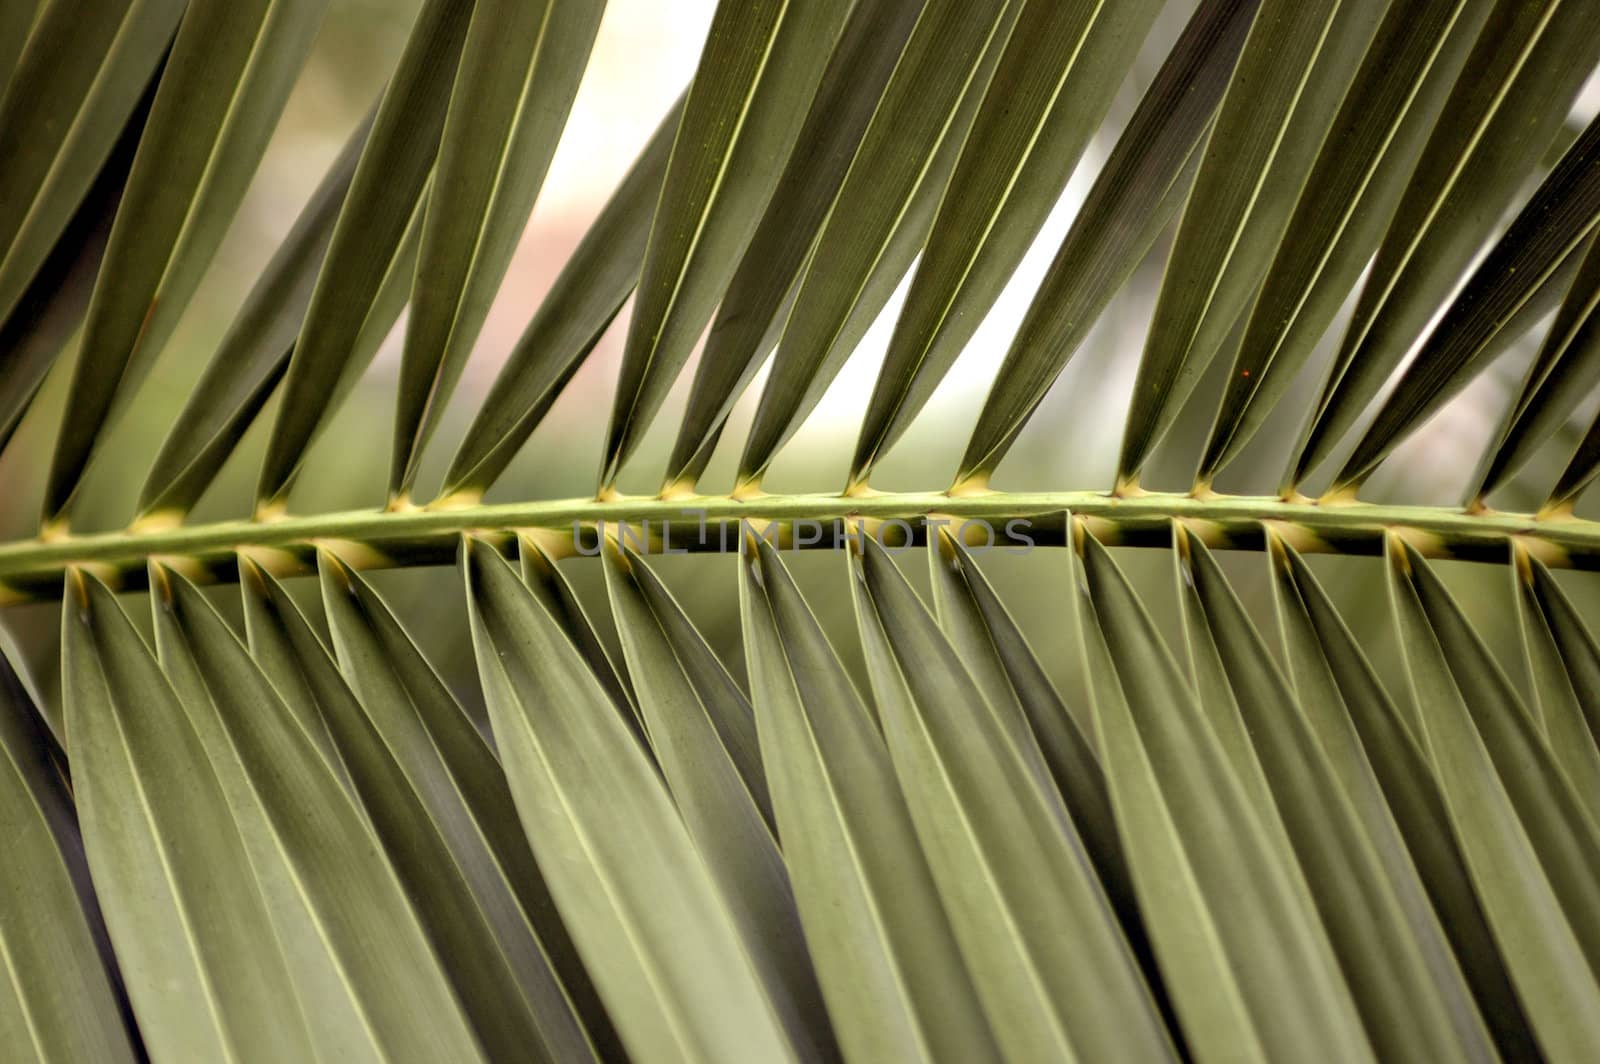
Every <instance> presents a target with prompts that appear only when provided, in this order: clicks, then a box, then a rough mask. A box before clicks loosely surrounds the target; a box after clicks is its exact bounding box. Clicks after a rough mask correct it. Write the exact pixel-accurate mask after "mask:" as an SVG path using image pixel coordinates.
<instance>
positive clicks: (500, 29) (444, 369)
mask: <svg viewBox="0 0 1600 1064" xmlns="http://www.w3.org/2000/svg"><path fill="white" fill-rule="evenodd" d="M605 6H606V5H605V0H575V2H573V0H569V2H565V3H563V2H561V0H478V3H477V4H476V6H475V7H474V8H473V11H472V25H471V26H470V27H469V28H468V30H467V38H466V41H465V43H464V44H463V45H462V49H461V65H460V67H459V69H458V70H457V71H456V80H455V87H454V88H453V89H452V90H451V93H450V110H449V113H448V114H447V115H446V116H445V123H444V132H443V134H442V135H441V138H440V142H439V162H438V171H437V175H436V177H435V180H434V184H433V190H434V191H433V193H432V194H431V195H430V196H429V197H428V207H427V213H426V216H425V219H424V221H423V225H422V245H421V253H420V256H419V258H418V261H417V270H416V281H415V284H414V286H413V288H412V292H411V315H410V317H409V318H408V320H407V325H406V341H405V348H404V350H403V352H402V354H401V359H400V392H399V405H398V408H397V410H396V412H395V428H394V452H393V460H392V464H391V467H390V472H389V498H390V504H391V505H396V504H404V503H405V502H408V501H409V499H410V494H411V487H412V484H413V482H414V481H415V480H416V476H417V464H418V462H420V461H421V459H422V449H423V447H424V446H425V445H426V444H427V442H428V438H429V436H430V435H431V434H432V432H433V429H434V428H435V426H436V425H437V424H438V422H439V416H440V415H441V414H442V413H443V410H444V405H445V403H446V402H447V401H448V400H449V398H450V392H451V390H452V389H453V388H454V387H455V384H456V381H457V380H459V379H460V377H461V371H462V369H463V368H464V367H465V366H466V361H467V355H468V354H470V353H471V351H472V345H473V344H474V343H475V342H476V341H477V339H478V333H479V331H480V330H481V329H482V328H483V322H484V319H485V318H487V317H488V314H489V305H490V304H491V303H492V302H493V301H494V297H495V293H496V292H497V291H498V290H499V287H500V281H501V279H502V278H503V277H504V276H505V272H506V268H507V267H508V266H509V265H510V264H511V256H512V253H513V252H515V251H516V248H517V241H518V239H520V238H521V236H522V230H523V228H524V227H525V226H526V225H527V222H528V214H529V212H531V211H532V210H533V202H534V199H535V198H536V197H537V196H538V194H539V188H540V186H541V185H542V184H543V183H544V177H545V173H546V171H548V169H549V167H550V159H551V157H552V156H554V155H555V150H556V143H557V141H558V140H559V139H560V137H561V130H562V128H563V127H564V126H565V125H566V123H567V113H568V112H569V111H570V110H571V108H572V98H573V97H574V96H575V95H576V94H577V91H578V80H579V79H580V78H581V77H582V76H583V71H584V67H585V66H586V65H587V64H588V60H589V52H590V49H592V48H593V47H594V37H595V33H596V31H597V30H598V29H599V28H600V16H601V15H602V14H603V13H604V11H605Z"/></svg>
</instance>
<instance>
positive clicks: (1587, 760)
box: [1514, 547, 1600, 824]
mask: <svg viewBox="0 0 1600 1064" xmlns="http://www.w3.org/2000/svg"><path fill="white" fill-rule="evenodd" d="M1514 562H1515V565H1514V570H1515V573H1516V577H1517V579H1516V592H1517V617H1518V620H1519V621H1520V622H1521V629H1522V639H1523V650H1524V654H1525V655H1526V662H1527V667H1528V672H1529V673H1530V674H1531V675H1532V677H1533V681H1534V692H1535V694H1536V696H1537V700H1538V705H1539V714H1540V717H1539V719H1540V722H1541V724H1542V725H1543V726H1544V730H1545V734H1546V735H1548V736H1549V738H1550V749H1551V752H1552V753H1554V754H1555V756H1556V760H1558V761H1559V762H1560V763H1561V766H1562V768H1564V769H1565V770H1566V772H1567V775H1568V776H1569V777H1570V778H1571V779H1572V783H1573V789H1574V790H1575V791H1576V792H1577V795H1578V799H1579V801H1581V802H1582V803H1583V804H1584V806H1585V808H1587V809H1588V811H1589V816H1590V817H1591V818H1592V819H1593V820H1594V821H1595V823H1597V824H1600V647H1597V646H1596V645H1595V641H1594V636H1593V635H1591V634H1590V632H1589V630H1588V628H1587V627H1586V626H1585V625H1584V623H1583V618H1582V617H1580V616H1579V615H1578V612H1577V611H1576V610H1574V609H1573V608H1572V603H1571V601H1570V600H1568V598H1567V596H1566V594H1565V593H1564V592H1563V591H1562V590H1561V588H1560V586H1559V585H1558V584H1557V583H1556V581H1555V578H1554V577H1552V576H1551V575H1550V570H1549V569H1547V568H1545V565H1544V563H1543V562H1540V561H1539V560H1538V559H1537V558H1534V557H1533V556H1532V555H1530V554H1529V553H1528V552H1527V551H1525V550H1523V549H1522V548H1520V547H1518V548H1517V549H1516V553H1515V557H1514Z"/></svg>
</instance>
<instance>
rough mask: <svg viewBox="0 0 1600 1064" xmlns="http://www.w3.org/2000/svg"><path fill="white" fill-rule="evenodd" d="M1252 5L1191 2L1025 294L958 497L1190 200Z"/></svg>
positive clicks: (990, 468) (1011, 436) (1005, 445)
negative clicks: (1034, 287)
mask: <svg viewBox="0 0 1600 1064" xmlns="http://www.w3.org/2000/svg"><path fill="white" fill-rule="evenodd" d="M1258 3H1259V0H1201V3H1200V4H1199V5H1198V6H1197V7H1196V8H1195V12H1194V14H1193V15H1192V16H1190V18H1189V22H1188V25H1186V26H1185V27H1184V30H1183V33H1182V34H1181V35H1180V36H1179V37H1178V41H1177V43H1176V44H1174V45H1173V47H1172V50H1171V51H1170V52H1168V53H1167V58H1166V60H1165V61H1164V62H1163V63H1162V64H1161V69H1160V70H1159V71H1157V72H1156V76H1155V78H1154V79H1153V80H1152V81H1151V82H1150V87H1149V88H1148V89H1146V90H1145V94H1144V98H1143V99H1141V100H1140V101H1139V106H1138V108H1137V109H1136V110H1135V111H1134V113H1133V117H1132V118H1130V119H1129V120H1128V125H1127V128H1126V129H1124V130H1123V132H1122V135H1121V136H1120V137H1119V138H1118V139H1117V144H1116V147H1115V148H1113V149H1112V151H1111V155H1110V157H1109V158H1108V159H1107V160H1106V163H1105V166H1104V167H1102V168H1101V171H1100V174H1099V176H1098V177H1096V178H1095V182H1094V186H1093V187H1092V188H1090V190H1089V195H1088V196H1087V197H1086V198H1085V199H1084V201H1083V206H1082V207H1080V208H1079V209H1078V216H1077V217H1076V218H1075V219H1074V220H1073V223H1072V228H1071V229H1070V230H1068V232H1067V236H1066V239H1065V240H1063V241H1062V243H1061V248H1060V250H1059V251H1057V252H1056V257H1055V260H1054V261H1053V262H1052V263H1051V264H1050V269H1049V271H1048V272H1047V273H1046V274H1045V277H1044V281H1043V282H1042V283H1041V284H1040V286H1039V290H1038V291H1037V292H1036V293H1035V294H1034V297H1033V302H1032V303H1031V304H1030V305H1029V307H1028V311H1027V314H1026V315H1024V317H1023V319H1022V325H1021V326H1020V327H1019V328H1018V330H1017V335H1016V336H1015V337H1014V338H1013V339H1012V341H1011V348H1010V350H1008V351H1007V352H1006V358H1005V361H1004V362H1003V363H1002V364H1001V366H1000V372H999V373H998V374H996V375H995V380H994V385H993V386H992V387H991V388H990V391H989V397H988V399H987V400H985V402H984V404H983V410H982V412H981V413H979V415H978V423H977V425H976V426H975V427H974V428H973V430H972V438H971V439H970V440H969V441H968V442H967V450H966V453H965V455H963V456H962V459H961V466H960V468H959V470H958V471H957V472H956V479H955V483H956V486H957V488H958V489H961V490H972V489H977V488H981V487H984V486H986V485H987V484H988V482H989V477H990V474H992V473H993V472H994V468H995V466H997V465H999V464H1000V460H1001V459H1002V458H1004V457H1005V454H1006V451H1007V450H1008V449H1010V447H1011V443H1012V441H1013V440H1015V439H1016V437H1017V434H1018V433H1019V432H1021V431H1022V427H1023V426H1024V425H1025V424H1026V423H1027V421H1028V419H1029V418H1030V417H1031V416H1032V415H1033V411H1034V410H1035V409H1036V408H1037V407H1038V405H1039V403H1040V402H1042V401H1043V399H1044V397H1045V393H1046V392H1047V391H1049V389H1050V385H1051V384H1052V383H1053V382H1054V381H1055V379H1056V376H1057V375H1058V374H1060V372H1061V370H1062V368H1063V367H1064V366H1066V364H1067V362H1068V360H1069V359H1071V358H1072V356H1073V354H1074V353H1076V352H1077V350H1078V346H1079V345H1080V344H1082V343H1083V340H1084V338H1085V337H1086V336H1088V334H1089V329H1090V328H1091V327H1092V326H1093V325H1094V323H1095V322H1096V321H1097V320H1098V319H1099V317H1100V312H1101V311H1102V310H1104V309H1105V306H1106V304H1107V303H1108V302H1110V300H1111V297H1112V295H1113V294H1115V293H1116V291H1117V290H1118V289H1119V288H1121V287H1122V284H1123V282H1125V281H1126V280H1127V279H1128V276H1129V275H1130V274H1132V273H1133V271H1134V268H1135V267H1136V266H1138V264H1139V262H1140V260H1141V259H1143V258H1144V256H1145V254H1146V252H1148V251H1149V250H1150V247H1151V245H1153V244H1154V243H1155V241H1156V237H1157V236H1159V235H1160V234H1161V231H1162V230H1163V229H1165V228H1166V227H1167V223H1168V222H1169V221H1170V220H1171V219H1172V216H1173V215H1174V214H1175V213H1177V210H1178V208H1179V207H1180V206H1181V205H1182V203H1183V201H1184V198H1185V197H1186V196H1187V195H1188V194H1189V185H1190V182H1192V181H1193V179H1194V172H1195V169H1196V168H1197V167H1198V165H1199V157H1200V154H1201V151H1200V149H1201V146H1202V145H1203V144H1204V143H1205V139H1206V133H1207V131H1208V130H1209V129H1210V128H1211V119H1212V116H1213V115H1214V114H1215V113H1216V108H1217V103H1218V102H1219V101H1220V100H1221V99H1222V94H1223V91H1224V90H1225V89H1226V88H1227V86H1228V81H1229V78H1230V77H1231V76H1232V74H1233V66H1234V63H1235V61H1236V60H1237V59H1238V57H1239V49H1240V48H1242V47H1243V46H1244V40H1245V35H1246V34H1247V33H1248V32H1249V30H1250V24H1251V21H1252V20H1253V19H1254V17H1255V13H1256V8H1257V6H1258Z"/></svg>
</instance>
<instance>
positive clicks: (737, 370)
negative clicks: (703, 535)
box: [663, 0, 921, 492]
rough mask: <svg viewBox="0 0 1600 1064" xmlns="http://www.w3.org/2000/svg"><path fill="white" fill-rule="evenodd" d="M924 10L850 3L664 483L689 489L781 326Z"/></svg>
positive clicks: (716, 328)
mask: <svg viewBox="0 0 1600 1064" xmlns="http://www.w3.org/2000/svg"><path fill="white" fill-rule="evenodd" d="M920 13H921V5H919V4H908V3H905V2H904V0H858V2H857V3H856V5H855V8H854V9H853V10H852V11H851V12H850V18H849V19H848V20H847V21H846V22H845V26H844V32H843V33H841V34H840V36H839V43H838V44H837V45H835V46H834V49H833V55H832V56H831V57H829V59H828V67H827V69H826V70H825V71H824V72H823V75H822V81H821V83H820V84H819V85H818V86H817V93H816V96H815V98H813V99H812V101H811V110H810V112H809V113H808V114H807V115H806V121H805V125H804V126H803V127H802V128H801V130H800V135H799V136H798V137H797V138H796V140H795V146H794V151H793V152H792V153H790V155H789V162H788V165H787V166H785V167H784V171H783V175H782V176H781V177H779V178H778V184H777V188H776V189H775V190H774V192H773V195H772V200H771V202H770V203H768V204H767V209H766V212H765V213H764V214H763V215H762V216H761V223H760V224H759V225H758V226H757V227H756V231H755V234H754V235H753V236H752V237H751V238H750V244H749V246H748V247H746V248H745V252H744V255H743V256H742V257H741V258H740V260H739V267H738V269H737V270H735V271H734V274H733V279H732V280H731V281H730V282H729V283H728V289H727V291H726V292H725V293H723V296H722V302H721V303H720V304H719V305H718V307H717V316H716V318H715V319H713V320H712V323H711V331H710V332H709V333H708V334H707V336H706V346H705V350H704V351H703V352H702V353H701V355H700V364H699V366H698V367H697V368H696V369H695V374H694V385H693V387H692V388H691V389H690V392H689V405H688V407H687V409H686V410H685V411H684V415H683V421H682V423H681V424H680V425H679V427H678V438H677V442H676V443H674V444H673V447H672V456H671V457H670V458H669V459H668V461H667V476H666V486H665V488H664V489H663V490H665V491H672V492H688V491H691V490H693V488H694V486H695V484H696V483H697V482H698V481H699V479H700V474H701V473H703V472H704V471H705V467H706V464H707V463H708V462H710V461H711V454H712V451H713V450H714V449H715V448H716V445H717V440H718V439H719V438H720V437H721V435H722V426H723V424H724V422H725V421H726V420H727V417H728V413H729V411H731V410H732V409H733V404H734V403H735V402H737V401H738V399H739V396H740V395H741V394H743V392H744V390H745V387H746V386H747V385H748V384H749V383H750V380H751V378H753V377H754V376H755V374H756V370H757V368H758V367H759V366H760V365H761V360H762V359H763V358H764V357H765V356H766V355H767V353H768V352H769V351H770V350H771V349H772V345H773V344H774V343H775V342H776V339H777V336H778V334H780V333H781V332H782V331H783V324H784V321H785V320H786V318H787V310H786V303H787V302H788V301H792V297H793V295H794V291H795V282H796V281H797V280H798V279H799V277H800V276H801V275H802V274H803V273H804V270H805V265H806V258H807V256H808V255H809V254H810V251H811V248H812V247H813V246H814V245H815V243H816V239H817V234H818V232H819V231H820V229H821V227H822V222H823V220H824V218H825V217H826V216H827V212H828V208H829V207H830V206H831V205H832V203H833V199H834V196H835V194H836V193H837V192H838V191H839V185H840V183H841V182H842V181H843V180H844V177H845V173H846V172H847V171H848V170H849V168H850V162H851V160H852V159H854V158H855V153H856V147H857V145H858V144H859V143H860V141H861V136H862V134H863V133H864V132H865V131H866V128H867V123H868V122H869V121H871V119H872V115H873V113H874V112H875V111H876V110H877V106H878V100H879V98H880V97H881V96H882V95H883V89H884V86H885V85H886V84H888V81H889V77H890V75H891V74H893V72H894V68H895V65H896V64H897V63H898V62H899V59H900V53H901V52H902V51H903V50H904V49H905V44H906V40H907V38H909V37H910V35H911V31H912V29H913V28H914V27H915V26H916V23H917V17H918V15H919V14H920Z"/></svg>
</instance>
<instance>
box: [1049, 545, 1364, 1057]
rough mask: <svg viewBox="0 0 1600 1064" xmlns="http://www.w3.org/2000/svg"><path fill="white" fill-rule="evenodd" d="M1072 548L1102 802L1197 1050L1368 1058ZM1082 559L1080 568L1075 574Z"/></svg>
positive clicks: (1296, 925)
mask: <svg viewBox="0 0 1600 1064" xmlns="http://www.w3.org/2000/svg"><path fill="white" fill-rule="evenodd" d="M1075 536H1076V538H1078V539H1079V550H1081V551H1082V554H1081V562H1080V555H1079V553H1078V551H1074V552H1073V553H1072V555H1071V562H1070V564H1071V565H1072V568H1073V572H1072V573H1071V579H1072V582H1073V587H1074V589H1075V592H1076V598H1077V600H1078V602H1077V605H1078V616H1079V625H1078V627H1079V630H1080V633H1081V635H1080V638H1081V639H1082V641H1083V652H1084V655H1085V657H1084V666H1085V668H1087V669H1088V670H1089V673H1088V674H1089V676H1090V677H1091V690H1092V691H1093V692H1094V695H1095V713H1096V720H1097V722H1098V726H1099V742H1098V748H1099V750H1100V752H1101V760H1102V763H1103V764H1104V765H1105V768H1106V778H1107V780H1108V782H1109V783H1110V786H1111V799H1112V807H1113V808H1114V809H1115V810H1116V814H1117V821H1118V824H1119V826H1120V828H1121V829H1122V839H1123V846H1124V849H1125V852H1126V853H1127V855H1128V862H1129V865H1130V866H1131V867H1132V870H1133V878H1134V886H1135V889H1136V890H1138V892H1139V896H1140V899H1141V901H1142V902H1143V906H1142V907H1143V910H1144V912H1145V916H1146V920H1147V921H1148V926H1149V928H1150V936H1151V939H1152V940H1153V941H1154V943H1155V948H1156V956H1157V958H1158V959H1159V960H1160V962H1161V965H1162V971H1163V973H1164V974H1165V976H1166V978H1167V987H1168V990H1169V991H1170V992H1171V994H1172V997H1173V1001H1174V1003H1175V1005H1176V1007H1177V1012H1178V1016H1179V1018H1180V1020H1181V1021H1182V1023H1183V1030H1184V1034H1185V1036H1186V1037H1187V1039H1188V1042H1189V1045H1190V1047H1191V1049H1192V1050H1193V1051H1194V1052H1195V1053H1196V1055H1197V1056H1200V1057H1202V1058H1208V1057H1211V1056H1213V1055H1215V1056H1218V1057H1221V1058H1228V1059H1238V1060H1279V1059H1300V1058H1307V1057H1330V1056H1331V1057H1337V1058H1338V1059H1340V1060H1363V1059H1368V1060H1370V1059H1372V1050H1371V1048H1370V1046H1369V1044H1368V1041H1367V1036H1366V1034H1365V1032H1364V1031H1363V1028H1362V1025H1361V1021H1360V1019H1359V1017H1358V1015H1357V1013H1356V1010H1355V1006H1354V1004H1353V1002H1352V1001H1351V998H1350V992H1349V989H1348V988H1347V987H1346V985H1345V982H1344V978H1343V976H1342V974H1341V973H1340V971H1339V968H1338V962H1337V960H1336V959H1335V958H1334V955H1333V951H1332V947H1331V946H1330V945H1329V944H1328V940H1327V937H1326V934H1325V932H1324V930H1323V928H1322V926H1321V924H1320V922H1319V921H1318V918H1317V915H1316V912H1315V911H1314V910H1313V909H1312V907H1311V905H1310V902H1309V900H1308V899H1307V898H1306V897H1305V892H1304V887H1303V886H1300V885H1297V883H1296V881H1297V880H1298V879H1299V871H1298V869H1296V868H1294V867H1292V866H1290V865H1287V864H1286V863H1285V859H1284V854H1283V852H1282V851H1281V850H1280V849H1279V846H1278V844H1277V843H1276V842H1275V841H1274V840H1273V838H1272V837H1271V836H1270V835H1269V833H1268V831H1267V829H1266V827H1265V825H1264V824H1263V823H1262V821H1261V819H1260V815H1259V813H1258V812H1257V810H1256V808H1255V806H1254V805H1253V804H1252V802H1251V801H1250V799H1249V797H1248V794H1247V792H1246V790H1245V788H1244V785H1243V783H1242V782H1241V781H1240V779H1239V777H1238V775H1237V773H1236V772H1235V771H1234V770H1233V769H1232V768H1231V767H1230V765H1229V763H1228V760H1227V757H1226V755H1225V754H1224V752H1223V749H1222V746H1221V744H1220V743H1219V742H1218V740H1217V738H1216V735H1215V733H1214V732H1213V731H1212V730H1211V728H1210V726H1209V724H1208V723H1207V722H1206V720H1205V718H1204V717H1203V716H1202V714H1201V711H1200V707H1199V706H1198V705H1196V702H1195V696H1194V694H1193V692H1192V689H1191V688H1190V687H1189V686H1188V684H1187V683H1186V682H1185V680H1184V678H1183V677H1182V675H1181V674H1180V673H1179V671H1178V667H1177V664H1176V663H1175V662H1174V661H1173V659H1172V656H1171V654H1170V653H1168V651H1167V649H1166V648H1165V646H1164V645H1163V644H1162V643H1161V641H1160V636H1159V635H1158V634H1157V633H1156V631H1155V626H1154V625H1153V623H1152V622H1151V620H1150V617H1149V614H1148V613H1147V612H1146V611H1145V609H1144V606H1143V605H1142V604H1141V603H1140V602H1139V600H1138V599H1137V597H1135V595H1134V593H1133V590H1132V588H1131V587H1129V585H1128V583H1127V580H1126V578H1124V577H1123V575H1122V573H1121V572H1120V570H1118V568H1117V567H1116V563H1115V562H1113V561H1112V560H1111V556H1110V555H1109V554H1108V553H1106V550H1105V548H1103V547H1101V546H1100V544H1099V543H1098V542H1096V540H1095V539H1094V538H1093V537H1092V536H1089V535H1087V534H1086V533H1084V532H1081V531H1079V532H1077V533H1075ZM1080 564H1081V566H1082V568H1081V570H1080V569H1079V565H1080Z"/></svg>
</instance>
